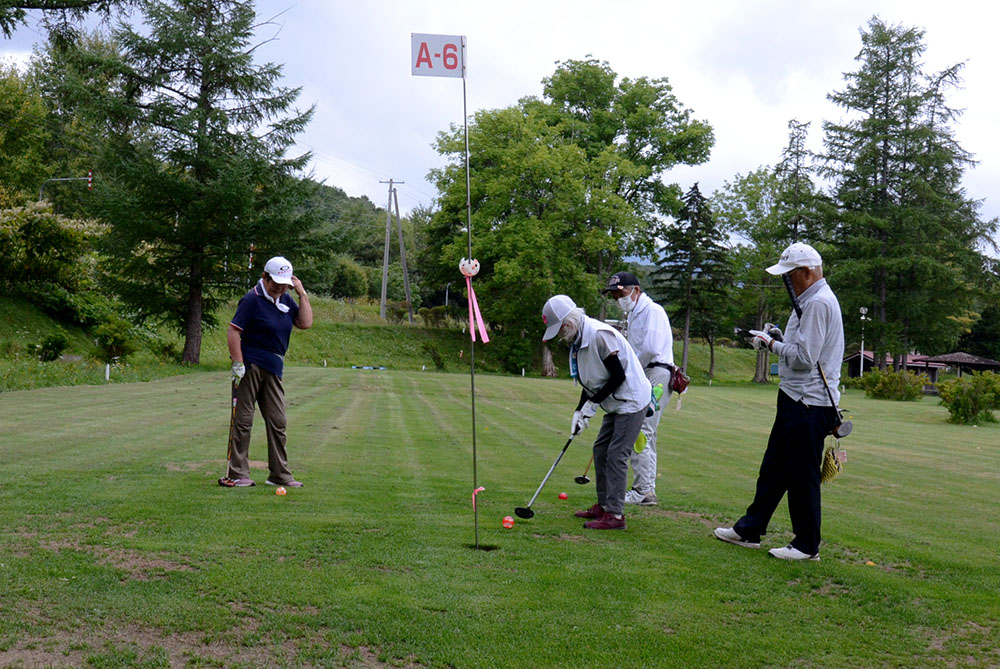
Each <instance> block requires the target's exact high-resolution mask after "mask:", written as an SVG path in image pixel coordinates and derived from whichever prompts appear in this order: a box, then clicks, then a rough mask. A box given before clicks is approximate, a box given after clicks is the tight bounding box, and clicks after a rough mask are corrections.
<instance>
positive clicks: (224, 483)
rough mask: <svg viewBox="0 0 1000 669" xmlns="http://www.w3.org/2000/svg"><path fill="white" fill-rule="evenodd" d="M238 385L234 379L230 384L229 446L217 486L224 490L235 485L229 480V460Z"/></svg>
mask: <svg viewBox="0 0 1000 669" xmlns="http://www.w3.org/2000/svg"><path fill="white" fill-rule="evenodd" d="M239 385H240V381H239V379H237V378H234V379H233V383H232V392H233V410H232V413H231V414H229V444H228V445H227V446H226V475H225V476H223V477H222V478H220V479H219V485H221V486H222V487H224V488H232V487H233V486H235V485H236V482H235V481H233V480H232V479H231V478H229V460H230V459H231V458H232V457H233V437H234V436H235V432H236V394H237V391H238V390H239Z"/></svg>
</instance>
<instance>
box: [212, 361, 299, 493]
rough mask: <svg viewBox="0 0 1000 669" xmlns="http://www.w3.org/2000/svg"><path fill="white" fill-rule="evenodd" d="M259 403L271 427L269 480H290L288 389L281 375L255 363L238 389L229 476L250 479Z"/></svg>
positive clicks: (267, 426) (269, 428)
mask: <svg viewBox="0 0 1000 669" xmlns="http://www.w3.org/2000/svg"><path fill="white" fill-rule="evenodd" d="M255 406H260V414H261V416H263V417H264V427H265V429H266V430H267V468H268V470H269V471H270V474H269V475H268V479H269V480H270V481H273V482H274V483H288V482H289V481H292V480H294V477H293V476H292V472H291V471H289V469H288V453H287V452H286V451H285V425H286V420H285V388H284V386H282V385H281V379H280V378H278V377H277V376H275V375H274V374H272V373H271V372H268V371H265V370H263V369H261V368H260V367H258V366H257V365H253V364H251V365H250V366H248V367H247V371H246V374H245V375H244V376H243V380H242V381H240V385H239V387H238V389H237V392H236V418H235V421H234V423H233V452H232V454H231V456H230V458H229V473H228V474H227V476H229V478H231V479H234V480H235V479H246V478H250V429H251V428H252V427H253V416H254V407H255Z"/></svg>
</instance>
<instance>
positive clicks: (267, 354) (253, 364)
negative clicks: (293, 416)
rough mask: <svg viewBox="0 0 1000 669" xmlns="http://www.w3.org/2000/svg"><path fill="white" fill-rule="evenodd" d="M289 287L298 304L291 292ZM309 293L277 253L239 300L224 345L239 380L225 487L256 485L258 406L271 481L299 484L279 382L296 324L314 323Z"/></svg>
mask: <svg viewBox="0 0 1000 669" xmlns="http://www.w3.org/2000/svg"><path fill="white" fill-rule="evenodd" d="M289 286H291V287H292V288H293V289H294V290H295V292H296V294H297V295H298V296H299V303H298V304H295V300H293V299H292V298H291V296H290V295H288V288H289ZM312 323H313V315H312V307H311V306H310V304H309V296H308V295H307V294H306V291H305V289H304V288H303V287H302V282H301V281H300V280H299V278H298V277H296V276H293V275H292V264H291V263H290V262H288V260H286V259H285V258H282V257H281V256H276V257H274V258H271V259H270V260H268V261H267V264H266V265H264V272H263V274H262V275H261V278H260V281H258V282H257V285H255V286H254V287H253V288H252V289H251V290H250V292H248V293H247V294H246V295H244V296H243V298H242V299H240V302H239V305H237V307H236V315H235V316H233V320H232V321H230V323H229V330H228V331H227V333H226V343H227V344H228V345H229V357H230V358H232V361H233V365H232V371H233V383H235V384H238V387H237V393H236V399H237V403H236V412H235V417H234V419H233V433H232V450H231V453H230V457H229V470H228V471H227V472H226V475H225V476H224V477H222V478H221V479H219V485H221V486H225V487H227V488H232V487H239V488H245V487H248V486H252V485H255V484H254V481H253V479H252V478H250V460H249V455H250V429H251V427H252V426H253V416H254V406H255V405H259V406H260V413H261V415H262V416H263V417H264V426H265V427H266V429H267V466H268V470H269V472H270V473H269V474H268V477H267V481H266V483H267V484H268V485H281V486H287V487H291V488H298V487H301V486H302V484H301V483H299V482H298V481H296V480H295V478H294V477H293V476H292V472H291V471H290V470H289V469H288V453H287V452H286V451H285V425H286V419H285V389H284V387H283V386H282V385H281V374H282V372H283V371H284V364H285V351H287V350H288V339H289V336H290V335H291V332H292V326H295V327H297V328H299V329H301V330H307V329H309V328H310V327H312Z"/></svg>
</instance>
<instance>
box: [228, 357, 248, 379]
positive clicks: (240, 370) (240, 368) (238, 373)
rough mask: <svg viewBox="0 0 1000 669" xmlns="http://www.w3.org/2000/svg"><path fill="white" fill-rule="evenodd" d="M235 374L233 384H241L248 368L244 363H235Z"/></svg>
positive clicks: (233, 369)
mask: <svg viewBox="0 0 1000 669" xmlns="http://www.w3.org/2000/svg"><path fill="white" fill-rule="evenodd" d="M232 372H233V383H239V382H240V381H242V380H243V375H244V374H246V373H247V368H246V367H245V366H244V365H243V363H242V362H234V363H233V367H232Z"/></svg>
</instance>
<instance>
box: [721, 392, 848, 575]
mask: <svg viewBox="0 0 1000 669" xmlns="http://www.w3.org/2000/svg"><path fill="white" fill-rule="evenodd" d="M836 418H837V412H836V410H835V409H833V408H832V407H828V406H827V407H824V406H808V405H806V404H803V403H802V402H796V401H795V400H793V399H792V398H791V397H789V396H788V395H786V394H785V393H784V392H783V391H781V390H778V409H777V413H776V415H775V417H774V425H773V426H772V427H771V436H770V438H769V439H768V441H767V450H766V451H764V458H763V460H762V461H761V463H760V472H759V473H758V475H757V491H756V493H755V494H754V498H753V502H752V503H751V504H750V506H749V507H747V512H746V515H745V516H743V517H742V518H740V519H739V521H737V523H736V525H734V526H733V529H734V530H736V532H737V533H738V534H739V535H740V536H741V537H743V539H745V540H747V541H760V536H761V535H763V534H767V525H768V523H769V522H770V521H771V516H772V515H773V514H774V510H775V509H776V508H778V503H779V502H781V498H782V497H784V495H785V493H786V492H787V493H788V513H789V515H790V516H791V519H792V531H793V532H794V533H795V538H794V539H793V540H792V546H794V547H795V548H797V549H798V550H800V551H802V552H803V553H808V554H809V555H814V554H816V553H818V552H819V541H820V521H821V513H820V480H819V479H820V466H821V464H822V458H823V441H824V440H825V439H826V436H827V435H828V434H829V433H830V430H832V429H833V426H834V425H835V424H836Z"/></svg>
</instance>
